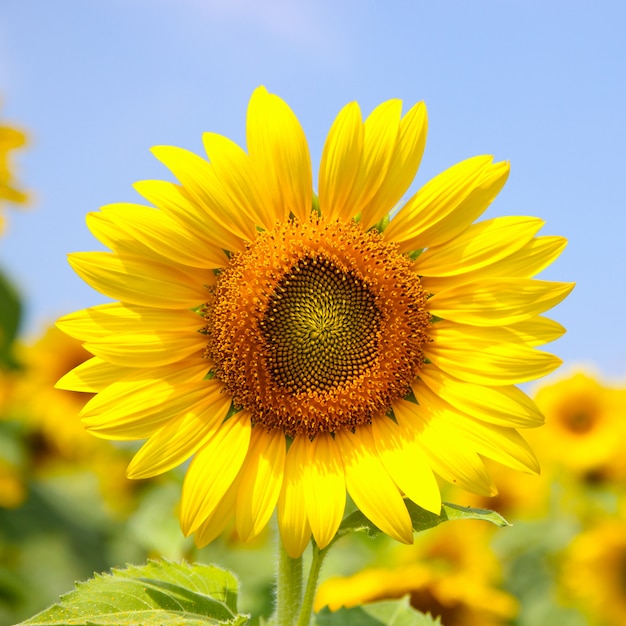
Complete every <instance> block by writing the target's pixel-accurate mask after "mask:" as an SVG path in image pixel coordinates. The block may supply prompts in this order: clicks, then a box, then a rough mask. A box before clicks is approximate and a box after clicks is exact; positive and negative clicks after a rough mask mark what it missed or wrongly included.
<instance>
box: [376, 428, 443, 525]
mask: <svg viewBox="0 0 626 626" xmlns="http://www.w3.org/2000/svg"><path fill="white" fill-rule="evenodd" d="M372 432H373V435H374V441H375V442H376V450H377V451H378V456H379V458H380V460H381V461H382V462H383V465H384V466H385V469H386V470H387V471H388V472H389V475H390V476H391V477H392V478H393V480H394V482H395V483H396V485H398V487H399V488H400V490H401V491H402V492H403V493H404V494H405V495H406V496H407V497H408V498H410V499H411V500H413V502H415V504H417V505H418V506H421V507H422V508H423V509H426V510H427V511H432V512H433V513H436V514H437V515H439V513H440V512H441V493H440V492H439V485H438V484H437V481H436V480H435V476H434V475H433V472H432V469H431V467H430V464H429V462H428V458H427V457H426V455H425V454H424V451H423V449H422V446H421V444H420V443H419V432H418V429H415V428H413V429H410V428H406V427H404V428H403V427H401V426H399V425H398V424H396V423H395V422H394V421H393V420H391V419H389V418H388V417H385V416H380V417H378V418H376V419H374V420H372Z"/></svg>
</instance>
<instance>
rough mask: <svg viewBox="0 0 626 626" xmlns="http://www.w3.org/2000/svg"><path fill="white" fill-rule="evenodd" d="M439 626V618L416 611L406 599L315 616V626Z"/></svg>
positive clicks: (325, 610) (327, 610)
mask: <svg viewBox="0 0 626 626" xmlns="http://www.w3.org/2000/svg"><path fill="white" fill-rule="evenodd" d="M383 624H385V626H441V622H440V621H439V618H437V619H436V620H435V619H433V618H432V617H431V616H430V615H424V614H423V613H419V612H418V611H416V610H415V609H414V608H413V607H412V606H411V605H410V604H409V600H408V597H405V598H403V599H402V600H386V601H384V602H373V603H372V604H364V605H363V606H355V607H352V608H350V609H339V610H338V611H335V612H331V611H330V610H329V609H328V608H324V609H322V610H321V611H320V612H319V613H318V614H317V615H316V616H315V626H347V625H349V626H382V625H383Z"/></svg>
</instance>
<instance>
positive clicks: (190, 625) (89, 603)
mask: <svg viewBox="0 0 626 626" xmlns="http://www.w3.org/2000/svg"><path fill="white" fill-rule="evenodd" d="M237 589H238V583H237V579H236V578H235V577H234V576H233V575H232V574H231V573H230V572H228V571H226V570H223V569H221V568H219V567H216V566H214V565H203V564H195V565H191V564H189V563H172V562H169V561H151V562H149V563H148V564H147V565H142V566H129V567H127V568H126V569H114V570H112V571H111V573H110V574H103V575H102V574H97V575H96V576H95V578H92V579H90V580H88V581H86V582H82V583H77V585H76V589H75V590H74V591H72V592H70V593H68V594H66V595H64V596H62V597H61V601H60V602H59V603H58V604H55V605H53V606H51V607H50V608H49V609H46V610H45V611H42V612H41V613H39V614H37V615H35V616H34V617H31V618H30V619H28V620H26V621H25V622H22V624H23V625H24V626H25V625H26V624H29V625H38V626H44V625H45V626H53V625H54V626H70V625H71V626H80V625H85V626H87V625H89V626H96V625H97V626H113V625H114V624H120V625H122V624H125V625H128V626H130V625H136V624H142V625H145V626H149V625H150V624H154V626H157V625H158V626H167V625H168V624H171V625H174V624H176V625H179V624H180V625H181V626H200V625H206V624H232V625H233V626H235V625H238V624H247V623H248V621H249V619H248V616H247V615H241V614H239V613H237Z"/></svg>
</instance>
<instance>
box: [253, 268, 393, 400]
mask: <svg viewBox="0 0 626 626" xmlns="http://www.w3.org/2000/svg"><path fill="white" fill-rule="evenodd" d="M380 322H381V314H380V311H379V310H378V308H377V306H376V299H375V297H374V294H373V293H372V292H371V290H370V289H369V288H368V286H367V284H366V283H364V282H363V281H362V280H360V279H359V278H357V277H356V276H354V274H353V273H352V272H345V271H342V270H341V269H340V268H339V267H337V266H336V265H335V264H334V263H333V262H332V261H330V260H329V259H327V258H324V257H313V258H311V257H305V258H303V259H301V260H300V261H298V263H297V264H296V265H294V266H293V267H292V268H291V269H290V270H289V271H288V272H287V273H286V274H285V275H284V277H283V278H282V279H281V280H280V281H278V283H277V285H276V289H275V291H274V293H273V294H272V296H271V297H270V299H269V301H268V306H267V309H266V312H265V316H264V317H263V319H262V320H260V327H261V334H262V336H263V338H264V340H265V341H264V343H265V347H266V350H267V361H268V366H269V370H270V373H271V376H272V379H273V380H274V381H275V382H276V383H277V384H279V385H282V386H283V387H285V388H286V389H287V390H289V392H290V393H298V392H308V391H313V390H315V391H330V390H332V389H333V388H335V387H338V386H339V385H343V384H345V383H348V382H349V381H351V380H354V379H356V378H358V377H359V376H362V375H363V374H364V373H365V372H366V371H367V370H368V369H369V368H371V367H372V366H373V365H374V363H375V362H376V359H377V357H378V332H379V330H380Z"/></svg>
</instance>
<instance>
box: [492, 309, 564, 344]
mask: <svg viewBox="0 0 626 626" xmlns="http://www.w3.org/2000/svg"><path fill="white" fill-rule="evenodd" d="M504 328H505V329H506V330H508V331H510V332H512V333H514V334H516V335H517V336H518V337H519V338H520V340H521V341H522V342H524V343H525V344H526V345H528V346H542V345H543V344H546V343H550V342H551V341H554V340H555V339H558V338H559V337H561V336H562V335H563V334H564V333H565V328H564V327H563V326H561V324H559V323H558V322H555V321H554V320H551V319H548V318H547V317H542V316H541V315H536V316H535V317H531V318H530V319H528V320H524V321H523V322H517V324H509V325H508V326H505V327H504Z"/></svg>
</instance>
